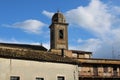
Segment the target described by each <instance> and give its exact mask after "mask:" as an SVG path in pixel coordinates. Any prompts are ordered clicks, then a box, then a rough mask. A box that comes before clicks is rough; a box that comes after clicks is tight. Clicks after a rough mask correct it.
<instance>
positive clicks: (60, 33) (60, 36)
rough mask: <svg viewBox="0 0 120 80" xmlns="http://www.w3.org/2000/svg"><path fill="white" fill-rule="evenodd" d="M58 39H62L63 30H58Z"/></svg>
mask: <svg viewBox="0 0 120 80" xmlns="http://www.w3.org/2000/svg"><path fill="white" fill-rule="evenodd" d="M59 38H60V39H63V38H64V34H63V30H59Z"/></svg>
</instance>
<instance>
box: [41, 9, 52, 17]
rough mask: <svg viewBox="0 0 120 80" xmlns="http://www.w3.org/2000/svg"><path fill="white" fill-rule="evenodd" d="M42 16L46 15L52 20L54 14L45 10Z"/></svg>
mask: <svg viewBox="0 0 120 80" xmlns="http://www.w3.org/2000/svg"><path fill="white" fill-rule="evenodd" d="M42 14H44V15H46V16H47V17H49V18H50V19H51V18H52V16H53V14H54V13H53V12H48V11H46V10H44V11H43V12H42Z"/></svg>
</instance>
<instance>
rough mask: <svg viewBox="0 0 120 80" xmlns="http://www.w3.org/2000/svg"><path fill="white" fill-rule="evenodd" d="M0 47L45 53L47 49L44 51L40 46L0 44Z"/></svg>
mask: <svg viewBox="0 0 120 80" xmlns="http://www.w3.org/2000/svg"><path fill="white" fill-rule="evenodd" d="M0 46H4V47H13V48H25V49H32V50H41V51H47V49H46V48H45V47H43V46H42V45H29V44H13V43H0Z"/></svg>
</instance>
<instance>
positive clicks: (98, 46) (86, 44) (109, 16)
mask: <svg viewBox="0 0 120 80" xmlns="http://www.w3.org/2000/svg"><path fill="white" fill-rule="evenodd" d="M111 7H112V8H111ZM119 9H120V7H119V6H117V7H116V6H109V5H107V4H105V3H102V2H101V1H100V0H91V2H90V3H89V5H88V6H85V7H83V6H79V7H78V8H76V9H72V10H69V11H67V12H66V13H65V14H66V17H67V20H68V22H70V23H71V24H77V25H78V26H79V27H82V28H84V29H86V30H87V31H89V32H91V33H93V35H94V36H96V38H97V39H96V38H95V39H94V38H92V39H91V38H90V39H87V40H82V39H78V40H77V41H78V44H79V46H71V47H70V48H73V49H80V50H81V49H82V50H87V51H88V50H89V51H92V52H93V56H94V57H99V58H113V56H112V55H113V52H112V51H113V50H112V47H114V48H115V51H114V56H115V57H114V58H117V56H118V55H120V51H119V48H120V41H119V39H120V36H119V34H120V24H119V23H120V18H119V15H118V14H119V11H120V10H119Z"/></svg>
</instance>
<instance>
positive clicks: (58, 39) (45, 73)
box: [0, 11, 120, 80]
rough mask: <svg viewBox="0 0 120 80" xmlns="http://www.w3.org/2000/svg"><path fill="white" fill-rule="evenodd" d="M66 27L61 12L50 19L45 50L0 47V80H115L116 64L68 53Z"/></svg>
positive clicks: (118, 67)
mask: <svg viewBox="0 0 120 80" xmlns="http://www.w3.org/2000/svg"><path fill="white" fill-rule="evenodd" d="M68 25H69V24H68V23H67V21H66V19H65V16H64V15H63V14H62V13H61V12H59V11H58V12H56V13H55V14H54V15H53V17H52V20H51V24H50V26H49V28H50V49H49V50H48V49H46V48H45V47H44V46H43V45H28V44H13V43H0V80H119V79H120V60H114V59H96V58H92V57H91V56H92V52H87V51H80V50H69V48H68V47H69V46H68Z"/></svg>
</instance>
